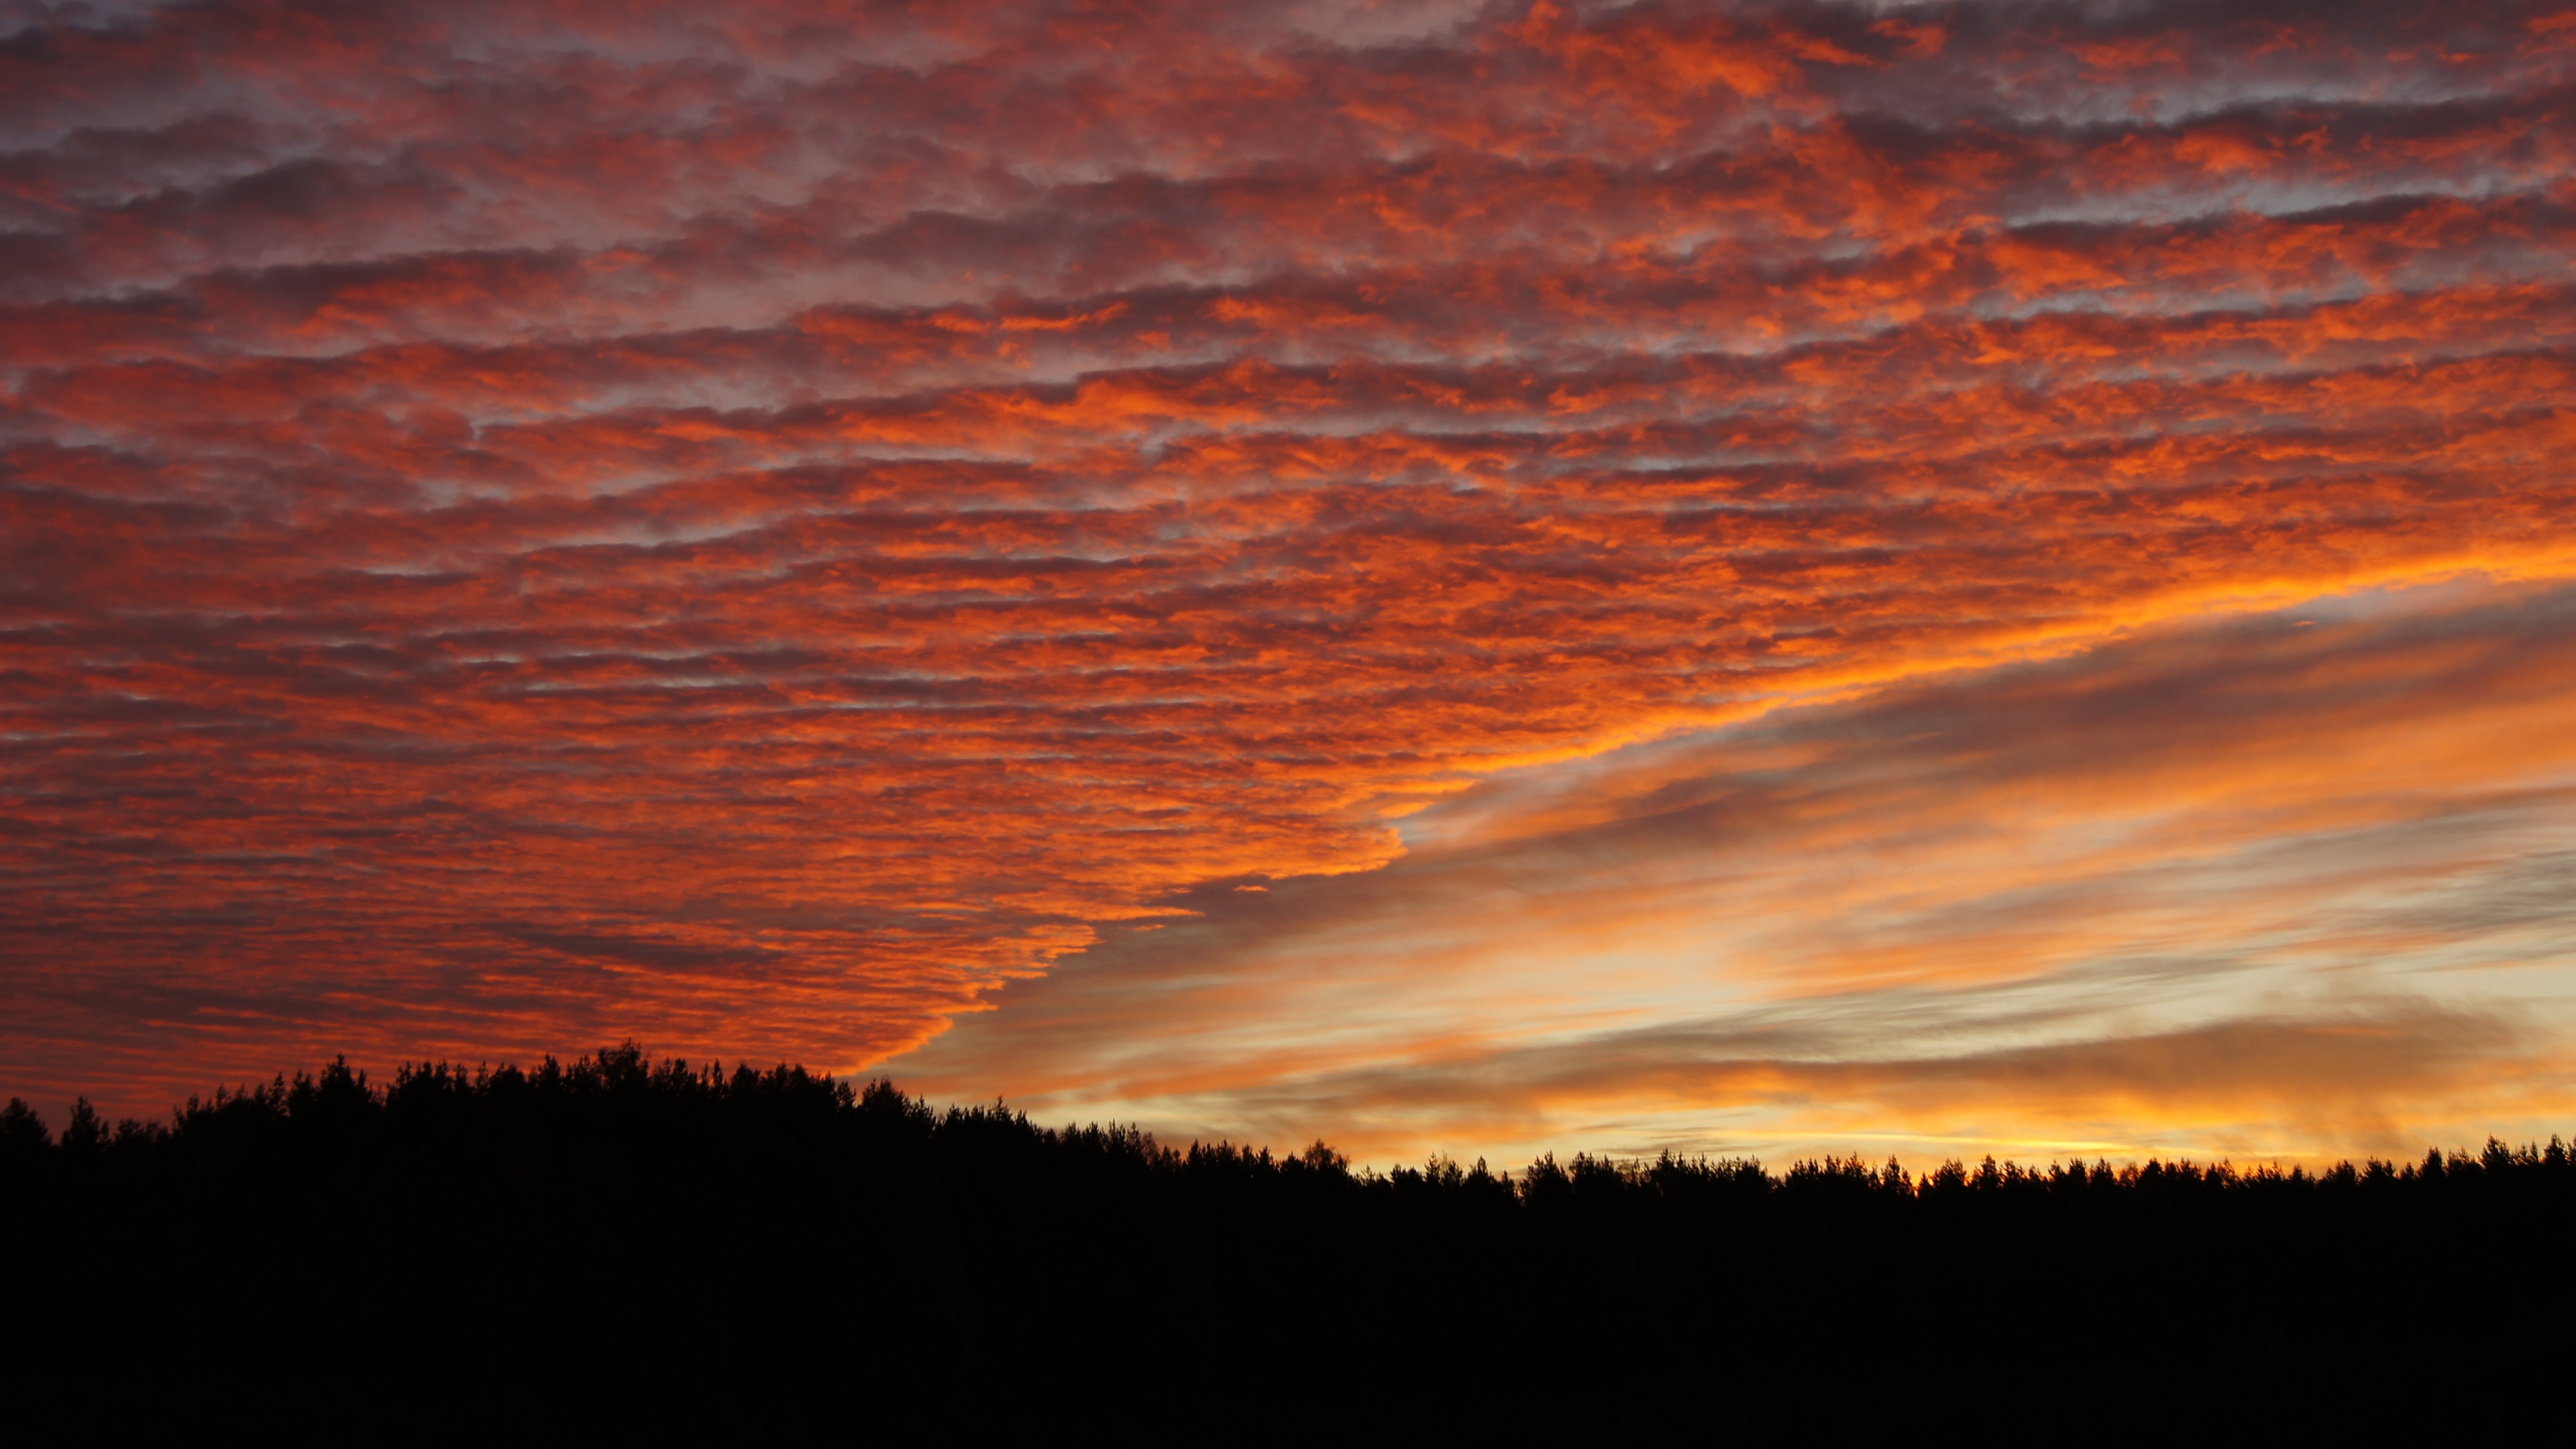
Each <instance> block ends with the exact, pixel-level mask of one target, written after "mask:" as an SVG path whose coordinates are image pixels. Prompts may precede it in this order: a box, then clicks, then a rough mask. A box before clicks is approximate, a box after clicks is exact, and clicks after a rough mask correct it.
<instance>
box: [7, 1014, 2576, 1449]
mask: <svg viewBox="0 0 2576 1449" xmlns="http://www.w3.org/2000/svg"><path fill="white" fill-rule="evenodd" d="M0 1226H5V1229H6V1232H7V1234H8V1239H7V1240H8V1242H9V1243H10V1244H11V1249H10V1254H9V1261H10V1263H11V1268H10V1271H9V1274H8V1279H9V1282H8V1294H7V1297H8V1299H9V1309H8V1322H9V1334H10V1338H11V1342H10V1343H9V1344H8V1345H7V1354H6V1362H7V1375H8V1378H9V1379H10V1380H12V1381H13V1385H12V1388H11V1390H10V1393H11V1401H12V1402H13V1403H14V1404H17V1405H19V1406H21V1410H22V1413H26V1412H36V1411H38V1410H39V1409H45V1408H50V1409H51V1410H64V1409H70V1408H77V1409H78V1411H79V1412H80V1413H82V1414H106V1415H110V1416H113V1415H117V1414H183V1415H194V1416H199V1418H200V1419H201V1421H203V1422H212V1421H213V1420H217V1419H222V1418H225V1417H245V1416H246V1417H249V1418H255V1419H267V1420H271V1421H279V1422H295V1421H303V1420H309V1422H310V1424H311V1425H312V1426H313V1427H316V1428H322V1427H328V1426H331V1425H335V1424H345V1423H346V1422H349V1420H348V1418H347V1416H348V1415H351V1414H364V1415H371V1416H372V1415H382V1414H384V1413H386V1412H388V1411H389V1410H396V1409H398V1410H399V1411H400V1412H403V1413H407V1414H410V1415H412V1416H414V1418H413V1419H412V1421H411V1422H413V1423H414V1424H416V1425H419V1426H427V1425H431V1424H448V1425H473V1424H488V1423H490V1422H493V1421H492V1420H491V1419H490V1417H489V1416H490V1415H492V1414H496V1413H505V1412H506V1413H510V1414H513V1415H516V1416H517V1417H515V1418H514V1419H512V1420H511V1422H513V1423H518V1424H523V1425H529V1426H535V1425H541V1424H545V1423H560V1424H564V1425H581V1426H584V1427H587V1428H590V1429H602V1428H610V1427H614V1426H617V1425H619V1424H627V1425H638V1426H655V1425H659V1426H673V1425H679V1424H683V1423H720V1424H723V1425H726V1426H729V1427H732V1428H735V1429H747V1428H756V1427H758V1426H760V1425H763V1424H767V1425H771V1426H773V1427H775V1426H782V1425H784V1424H786V1423H788V1422H790V1421H796V1422H811V1421H812V1418H813V1416H815V1415H818V1414H821V1415H825V1416H826V1417H831V1416H844V1417H846V1418H847V1420H848V1421H849V1422H851V1423H859V1422H865V1423H868V1424H875V1425H892V1424H901V1423H911V1424H914V1425H916V1426H920V1425H935V1424H939V1423H954V1424H958V1425H969V1424H973V1423H1000V1422H1005V1421H1009V1420H1014V1419H1021V1418H1036V1419H1045V1418H1047V1417H1048V1416H1050V1415H1059V1416H1061V1415H1070V1416H1072V1417H1073V1418H1076V1419H1080V1418H1094V1417H1101V1416H1107V1417H1112V1418H1114V1417H1117V1416H1118V1415H1121V1414H1127V1413H1133V1414H1137V1415H1145V1416H1147V1418H1145V1419H1140V1420H1139V1421H1138V1422H1139V1423H1144V1422H1161V1421H1160V1420H1156V1419H1154V1418H1153V1416H1156V1415H1165V1414H1170V1413H1176V1412H1181V1410H1182V1408H1183V1407H1185V1406H1186V1407H1188V1408H1189V1410H1190V1412H1194V1413H1201V1414H1209V1413H1213V1414H1216V1415H1218V1416H1219V1418H1218V1419H1215V1420H1209V1421H1206V1422H1207V1423H1208V1424H1209V1425H1210V1426H1211V1429H1212V1431H1213V1425H1215V1424H1217V1423H1222V1422H1226V1420H1225V1417H1224V1416H1227V1415H1233V1414H1242V1415H1246V1416H1248V1417H1245V1418H1243V1419H1242V1422H1241V1427H1240V1429H1239V1430H1237V1431H1233V1432H1235V1433H1237V1434H1238V1435H1239V1436H1242V1437H1279V1436H1286V1437H1296V1435H1295V1434H1294V1433H1293V1432H1291V1431H1292V1430H1293V1428H1294V1426H1295V1425H1296V1424H1298V1423H1301V1422H1308V1421H1309V1420H1308V1418H1302V1417H1301V1416H1311V1422H1312V1423H1314V1424H1321V1423H1324V1422H1328V1421H1330V1420H1331V1419H1332V1417H1333V1416H1335V1415H1337V1414H1345V1413H1357V1412H1362V1411H1364V1410H1365V1411H1366V1412H1369V1413H1374V1414H1380V1415H1384V1414H1393V1415H1395V1416H1396V1417H1395V1418H1394V1419H1393V1420H1388V1421H1384V1422H1387V1423H1390V1424H1400V1423H1406V1422H1414V1421H1415V1419H1414V1416H1417V1415H1418V1416H1420V1417H1419V1422H1420V1423H1422V1424H1424V1425H1430V1424H1444V1425H1448V1426H1450V1427H1452V1428H1458V1427H1466V1426H1471V1425H1477V1424H1486V1425H1497V1426H1504V1427H1509V1426H1527V1425H1534V1424H1539V1423H1544V1422H1561V1423H1565V1424H1579V1423H1583V1422H1586V1421H1593V1420H1596V1419H1597V1422H1598V1423H1599V1424H1601V1425H1605V1426H1606V1425H1611V1424H1615V1423H1627V1424H1630V1425H1642V1424H1647V1423H1660V1422H1668V1421H1679V1422H1684V1423H1691V1424H1696V1425H1699V1426H1700V1427H1702V1428H1704V1429H1707V1430H1708V1431H1709V1435H1713V1436H1716V1437H1723V1435H1722V1434H1719V1433H1718V1432H1717V1431H1719V1430H1721V1429H1723V1428H1725V1427H1727V1426H1729V1425H1732V1426H1735V1427H1738V1428H1742V1427H1746V1426H1754V1425H1760V1424H1764V1423H1773V1422H1782V1421H1786V1422H1810V1423H1813V1424H1815V1425H1818V1426H1820V1427H1821V1426H1839V1427H1838V1428H1837V1429H1835V1432H1855V1433H1857V1432H1861V1431H1863V1430H1864V1429H1866V1427H1867V1424H1868V1423H1869V1422H1870V1421H1869V1420H1868V1419H1867V1418H1866V1417H1865V1416H1866V1415H1868V1414H1870V1413H1874V1412H1881V1411H1887V1412H1897V1413H1903V1414H1919V1413H1922V1412H1925V1411H1928V1410H1930V1409H1932V1408H1935V1407H1936V1406H1948V1407H1949V1408H1950V1409H1951V1410H1954V1411H1964V1410H1966V1409H1969V1408H1975V1409H1976V1411H1977V1412H1979V1413H1986V1414H1996V1415H2002V1416H2004V1419H2005V1420H2006V1421H2013V1420H2014V1416H2017V1415H2030V1414H2041V1415H2050V1414H2061V1413H2077V1414H2086V1415H2098V1414H2101V1413H2105V1412H2112V1411H2114V1410H2115V1409H2119V1408H2120V1406H2130V1407H2136V1406H2139V1405H2142V1404H2148V1403H2152V1404H2155V1405H2159V1406H2164V1410H2191V1411H2196V1412H2197V1411H2205V1412H2209V1413H2225V1414H2230V1415H2237V1416H2257V1417H2262V1416H2278V1417H2279V1418H2280V1419H2281V1420H2282V1421H2283V1422H2285V1423H2287V1422H2297V1423H2300V1424H2305V1425H2310V1426H2314V1425H2317V1424H2321V1423H2326V1422H2333V1421H2350V1422H2357V1423H2362V1424H2372V1425H2380V1426H2385V1425H2387V1424H2391V1423H2396V1422H2400V1421H2405V1420H2409V1419H2423V1420H2428V1421H2438V1422H2443V1423H2451V1424H2462V1423H2474V1422H2479V1421H2481V1420H2497V1419H2501V1418H2509V1417H2512V1416H2515V1415H2519V1414H2524V1413H2531V1412H2537V1413H2541V1414H2543V1415H2544V1416H2545V1417H2549V1418H2551V1419H2553V1420H2554V1419H2555V1418H2556V1417H2559V1416H2560V1414H2561V1411H2560V1410H2558V1409H2557V1408H2556V1403H2557V1397H2558V1396H2557V1393H2556V1391H2555V1387H2554V1385H2555V1383H2556V1382H2558V1381H2561V1380H2562V1379H2563V1376H2564V1374H2565V1371H2566V1370H2567V1369H2568V1368H2569V1367H2570V1366H2571V1364H2576V1357H2571V1354H2570V1348H2571V1345H2576V1325H2571V1317H2572V1316H2576V1315H2571V1311H2570V1308H2569V1306H2568V1305H2569V1303H2570V1294H2571V1291H2576V1283H2571V1281H2570V1279H2571V1258H2570V1252H2569V1250H2570V1248H2571V1247H2576V1235H2571V1232H2570V1229H2571V1227H2576V1163H2571V1162H2570V1158H2569V1152H2568V1150H2567V1148H2566V1147H2565V1146H2564V1145H2563V1144H2562V1143H2561V1142H2560V1141H2559V1140H2558V1139H2556V1138H2552V1139H2551V1140H2550V1142H2549V1143H2548V1144H2547V1145H2546V1146H2541V1145H2538V1144H2533V1145H2529V1146H2524V1147H2521V1148H2512V1147H2508V1146H2507V1145H2505V1144H2503V1143H2500V1142H2497V1141H2494V1140H2492V1139H2490V1140H2489V1141H2488V1142H2487V1144H2486V1145H2485V1147H2484V1149H2483V1150H2482V1151H2479V1152H2475V1153H2456V1152H2455V1153H2450V1154H2445V1153H2442V1152H2439V1151H2431V1152H2427V1153H2426V1155H2425V1156H2424V1157H2423V1158H2422V1159H2421V1160H2420V1161H2411V1162H2404V1163H2391V1162H2382V1161H2370V1162H2366V1163H2363V1164H2360V1165H2352V1164H2343V1165H2339V1166H2337V1167H2335V1168H2333V1169H2332V1170H2329V1171H2324V1172H2310V1171H2307V1170H2304V1169H2302V1168H2297V1167H2293V1168H2290V1169H2287V1170H2281V1169H2278V1168H2274V1167H2270V1166H2264V1167H2257V1168H2250V1169H2239V1168H2235V1167H2232V1166H2228V1165H2224V1164H2220V1165H2206V1164H2195V1163H2191V1162H2170V1163H2169V1162H2157V1161H2150V1162H2146V1163H2141V1164H2132V1165H2128V1166H2124V1167H2120V1168H2117V1169H2114V1168H2113V1167H2111V1166H2110V1165H2109V1164H2108V1163H2105V1162H2095V1163H2093V1164H2090V1165H2087V1164H2084V1163H2081V1162H2075V1163H2052V1164H2050V1165H2048V1166H2045V1167H2023V1166H2019V1165H2016V1164H2011V1163H2005V1164H2000V1165H1999V1164H1997V1163H1995V1162H1994V1161H1993V1160H1992V1159H1991V1158H1989V1159H1987V1160H1985V1161H1983V1162H1981V1163H1978V1164H1976V1165H1975V1166H1969V1165H1967V1164H1965V1163H1961V1162H1947V1163H1943V1164H1941V1165H1940V1166H1938V1167H1936V1168H1933V1169H1931V1170H1929V1171H1926V1172H1923V1173H1921V1174H1920V1175H1915V1174H1910V1173H1908V1172H1907V1171H1905V1170H1904V1169H1903V1168H1902V1167H1900V1166H1899V1165H1898V1164H1897V1163H1896V1162H1894V1161H1893V1160H1890V1161H1888V1162H1886V1163H1881V1164H1871V1163H1866V1162H1863V1161H1860V1160H1858V1159H1837V1158H1826V1159H1824V1160H1822V1161H1808V1162H1799V1163H1796V1164H1794V1165H1792V1166H1790V1167H1789V1168H1788V1169H1787V1170H1786V1171H1784V1172H1780V1173H1776V1174H1775V1173H1772V1172H1769V1171H1766V1170H1765V1169H1764V1168H1763V1167H1762V1166H1761V1165H1760V1164H1758V1163H1755V1162H1752V1161H1748V1160H1741V1159H1727V1160H1705V1159H1692V1160H1683V1159H1681V1158H1677V1157H1674V1156H1672V1155H1669V1154H1667V1155H1665V1156H1662V1157H1659V1158H1656V1159H1653V1160H1651V1161H1617V1160H1612V1159H1610V1158H1608V1157H1602V1156H1593V1155H1582V1156H1577V1157H1576V1158H1574V1159H1573V1160H1572V1161H1571V1162H1559V1161H1557V1160H1556V1159H1554V1158H1553V1157H1542V1158H1541V1159H1539V1160H1538V1161H1537V1162H1536V1163H1534V1164H1531V1165H1529V1166H1528V1167H1527V1168H1526V1169H1525V1170H1523V1171H1521V1172H1519V1173H1518V1174H1516V1175H1505V1174H1500V1173H1496V1172H1494V1171H1491V1170H1489V1169H1488V1168H1487V1166H1486V1165H1485V1164H1484V1163H1482V1162H1478V1163H1475V1164H1474V1165H1472V1166H1461V1165H1460V1164H1457V1163H1454V1162H1451V1161H1448V1160H1445V1159H1439V1160H1435V1161H1433V1162H1431V1163H1428V1164H1426V1165H1424V1166H1422V1167H1419V1168H1414V1167H1405V1168H1398V1169H1396V1170H1393V1171H1390V1172H1385V1173H1378V1172H1372V1171H1354V1170H1353V1169H1352V1168H1351V1166H1350V1165H1349V1163H1348V1161H1347V1160H1346V1159H1345V1157H1344V1156H1343V1155H1342V1154H1340V1153H1338V1152H1336V1151H1334V1150H1333V1149H1332V1148H1330V1147H1328V1146H1326V1145H1325V1144H1323V1143H1321V1142H1318V1143H1316V1144H1314V1145H1312V1146H1310V1147H1308V1148H1306V1149H1304V1150H1302V1151H1298V1152H1294V1153H1289V1154H1285V1155H1279V1154H1274V1153H1272V1152H1271V1151H1269V1150H1267V1149H1256V1148H1245V1147H1240V1146H1236V1145H1233V1144H1231V1143H1217V1144H1213V1145H1211V1144H1208V1143H1197V1142H1194V1143H1192V1144H1190V1145H1189V1146H1187V1147H1186V1148H1174V1147H1171V1146H1167V1145H1164V1144H1162V1143H1159V1142H1157V1141H1156V1140H1155V1139H1154V1138H1153V1137H1152V1136H1151V1135H1150V1134H1147V1133H1144V1132H1141V1131H1138V1130H1135V1129H1133V1128H1130V1127H1118V1126H1112V1127H1098V1126H1090V1127H1066V1128H1060V1129H1051V1128H1046V1127H1042V1126H1039V1125H1037V1124H1035V1123H1033V1122H1031V1121H1030V1120H1029V1119H1028V1118H1027V1117H1026V1116H1025V1115H1023V1114H1021V1113H1018V1112H1015V1111H1012V1110H1010V1109H1009V1108H1007V1107H1006V1106H1004V1105H1002V1104H999V1103H996V1104H994V1105H991V1106H977V1107H950V1108H948V1109H946V1110H944V1111H941V1110H934V1109H933V1108H931V1107H930V1106H929V1105H928V1104H926V1103H925V1102H923V1101H920V1100H917V1099H913V1098H909V1097H907V1096H905V1095H904V1094H903V1093H902V1092H901V1091H899V1090H898V1089H897V1088H896V1087H895V1086H893V1085H892V1084H890V1083H888V1082H884V1081H878V1082H874V1083H871V1084H868V1085H866V1086H864V1087H859V1086H854V1085H853V1084H851V1083H848V1082H841V1081H835V1080H833V1079H831V1078H829V1077H825V1076H819V1075H815V1074H811V1073H808V1072H806V1071H805V1070H804V1069H802V1068H800V1067H790V1066H782V1067H776V1068H773V1069H770V1070H767V1071H757V1070H753V1069H751V1068H749V1067H737V1068H735V1069H733V1070H731V1071H725V1070H722V1069H720V1068H717V1067H712V1066H708V1067H693V1066H691V1065H689V1064H688V1063H686V1062H682V1061H664V1062H660V1063H658V1064H656V1063H654V1062H652V1061H650V1060H649V1059H648V1058H647V1057H646V1055H645V1054H644V1053H643V1052H642V1051H641V1050H639V1049H638V1048H636V1047H635V1046H633V1045H631V1044H629V1045H627V1046H623V1047H620V1048H617V1049H614V1050H610V1051H603V1052H601V1053H599V1054H597V1055H595V1056H590V1057H585V1058H582V1059H580V1060H578V1061H574V1062H572V1063H570V1064H564V1063H560V1062H557V1061H556V1060H554V1059H552V1058H548V1059H547V1060H545V1061H544V1062H543V1063H542V1064H541V1065H539V1066H538V1067H536V1068H535V1069H533V1070H520V1069H518V1068H514V1067H500V1068H497V1069H488V1070H487V1069H483V1068H475V1069H472V1070H470V1071H469V1070H467V1069H464V1068H460V1067H456V1066H451V1065H445V1064H435V1065H431V1064H424V1065H418V1066H405V1067H403V1068H401V1069H400V1070H398V1071H396V1072H395V1073H394V1075H393V1077H392V1079H391V1080H390V1081H389V1082H382V1083H378V1082H371V1081H370V1080H369V1079H368V1077H367V1076H366V1075H364V1074H363V1073H360V1072H357V1071H355V1070H353V1069H351V1068H350V1067H349V1066H348V1064H347V1063H346V1062H345V1061H340V1062H335V1063H333V1064H332V1065H330V1066H328V1067H326V1068H324V1069H322V1070H321V1071H319V1072H318V1073H312V1074H303V1073H299V1074H298V1075H296V1076H295V1077H294V1078H292V1079H291V1080H290V1079H287V1078H285V1077H282V1076H281V1077H279V1078H277V1079H276V1080H274V1081H272V1082H270V1083H268V1084H266V1085H264V1086H255V1087H250V1088H247V1089H244V1090H240V1091H218V1092H217V1093H216V1094H215V1095H214V1096H213V1097H212V1098H191V1099H190V1100H189V1101H188V1103H187V1104H186V1105H185V1106H183V1107H180V1108H178V1109H177V1110H176V1111H175V1112H174V1113H173V1115H172V1118H171V1120H170V1121H169V1122H168V1123H166V1124H163V1123H151V1122H142V1121H134V1120H127V1121H122V1122H119V1123H116V1124H114V1125H113V1126H111V1125H109V1124H108V1123H106V1122H104V1121H102V1120H101V1119H100V1118H99V1117H98V1115H97V1114H96V1113H95V1112H93V1111H92V1110H91V1109H90V1107H89V1105H88V1104H87V1103H86V1102H82V1103H80V1104H78V1105H77V1106H75V1108H74V1109H73V1110H72V1112H71V1114H70V1116H69V1119H68V1121H67V1123H66V1125H65V1126H64V1128H63V1130H62V1131H61V1132H60V1133H59V1134H56V1133H53V1132H50V1131H49V1130H48V1129H47V1126H46V1124H45V1122H44V1121H43V1120H42V1119H41V1118H40V1116H39V1115H38V1114H37V1113H36V1112H35V1111H34V1110H32V1109H31V1108H29V1107H28V1106H27V1105H26V1104H25V1103H24V1102H21V1101H18V1100H15V1099H12V1100H11V1101H10V1103H9V1104H8V1106H7V1108H6V1110H5V1113H0ZM2123 1411H2124V1412H2125V1410H2123ZM205 1416H211V1418H206V1417H205ZM1856 1416H1862V1417H1856ZM22 1421H23V1420H22ZM1191 1422H1198V1421H1195V1420H1194V1421H1191ZM2021 1422H2026V1423H2027V1422H2032V1421H2028V1420H2021ZM2040 1422H2045V1421H2044V1420H2043V1421H2040ZM2069 1422H2070V1428H2071V1429H2072V1431H2074V1432H2087V1431H2084V1430H2082V1429H2080V1428H2074V1427H2073V1421H2069ZM1166 1427H1167V1428H1169V1427H1170V1426H1169V1424H1168V1423H1167V1425H1166ZM1703 1437H1706V1436H1703ZM2015 1437H2019V1435H2018V1434H2016V1435H2015Z"/></svg>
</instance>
